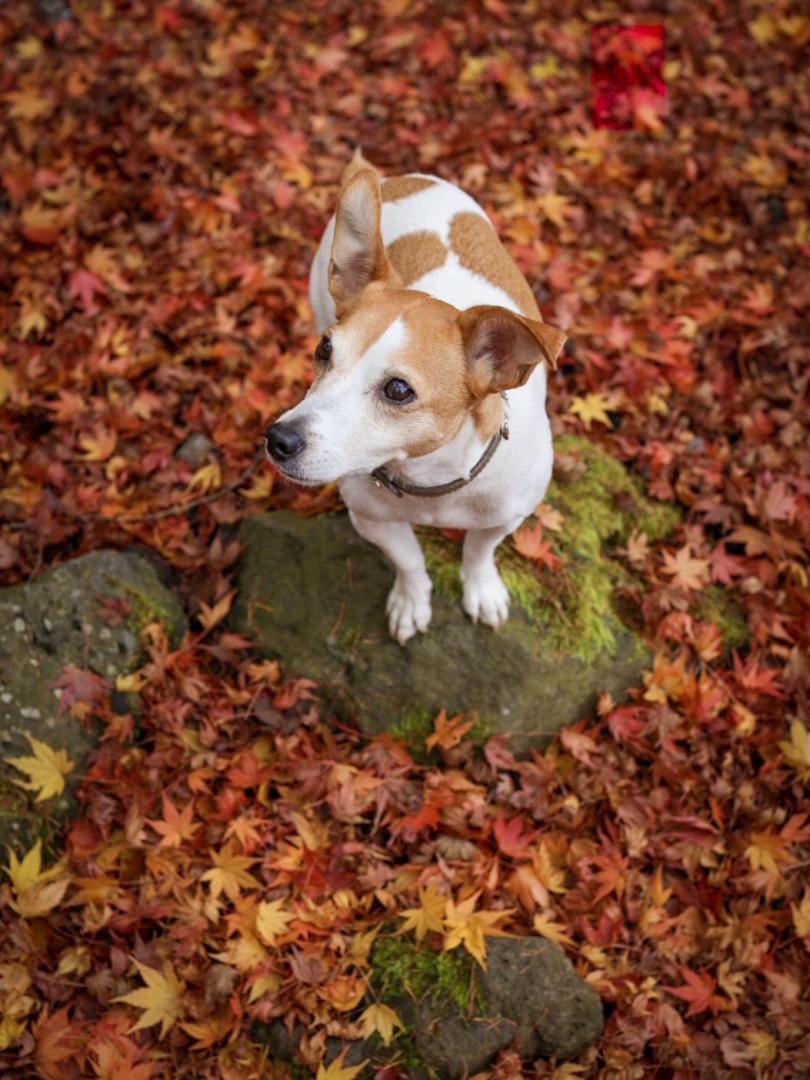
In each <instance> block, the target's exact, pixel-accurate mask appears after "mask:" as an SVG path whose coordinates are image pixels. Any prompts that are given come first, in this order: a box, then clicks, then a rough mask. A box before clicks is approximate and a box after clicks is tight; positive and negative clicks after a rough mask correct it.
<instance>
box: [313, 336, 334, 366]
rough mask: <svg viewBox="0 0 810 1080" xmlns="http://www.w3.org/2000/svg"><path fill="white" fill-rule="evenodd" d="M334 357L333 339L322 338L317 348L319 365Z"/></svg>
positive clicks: (316, 354)
mask: <svg viewBox="0 0 810 1080" xmlns="http://www.w3.org/2000/svg"><path fill="white" fill-rule="evenodd" d="M331 355H332V339H331V338H328V337H325V336H324V337H322V338H321V340H320V341H319V342H318V344H317V346H316V348H315V359H316V360H317V361H318V363H319V364H325V363H326V362H327V360H328V359H329V357H330V356H331Z"/></svg>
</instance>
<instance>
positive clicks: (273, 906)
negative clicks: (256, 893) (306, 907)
mask: <svg viewBox="0 0 810 1080" xmlns="http://www.w3.org/2000/svg"><path fill="white" fill-rule="evenodd" d="M283 905H284V901H283V900H263V901H262V902H261V903H260V904H259V905H258V907H257V908H256V932H257V933H258V935H259V937H260V938H261V939H262V941H264V942H266V943H267V944H268V945H275V943H276V938H278V937H279V936H280V935H281V934H284V933H285V932H286V930H287V926H288V925H289V923H291V922H292V920H293V919H294V918H295V915H294V914H292V913H291V912H289V911H283V910H282V908H283Z"/></svg>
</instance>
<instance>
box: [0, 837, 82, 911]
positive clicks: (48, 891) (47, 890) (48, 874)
mask: <svg viewBox="0 0 810 1080" xmlns="http://www.w3.org/2000/svg"><path fill="white" fill-rule="evenodd" d="M8 859H9V862H8V866H7V867H5V871H6V873H7V874H8V876H9V878H10V879H11V886H12V888H13V890H14V894H15V899H13V900H12V901H11V906H12V907H13V908H14V910H15V911H16V912H18V913H19V914H20V915H22V917H23V918H24V919H35V918H39V917H40V916H42V915H47V913H48V912H49V911H51V910H53V908H55V907H56V905H57V904H59V903H60V902H61V900H62V897H63V896H64V895H65V891H66V890H67V887H68V885H69V884H70V878H69V877H67V876H62V875H63V874H64V870H63V867H62V865H61V864H59V863H57V864H56V865H55V866H51V867H49V868H48V869H47V870H43V869H42V841H41V840H37V842H36V843H35V844H34V846H33V847H32V848H31V849H30V851H28V852H26V854H25V855H24V856H23V859H22V862H20V861H19V860H18V859H17V856H16V855H15V854H14V852H13V851H12V850H11V849H10V848H9V849H8Z"/></svg>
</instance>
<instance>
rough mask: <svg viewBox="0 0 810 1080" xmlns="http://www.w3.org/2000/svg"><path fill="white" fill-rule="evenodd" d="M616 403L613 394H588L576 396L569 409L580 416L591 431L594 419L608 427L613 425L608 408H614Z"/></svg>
mask: <svg viewBox="0 0 810 1080" xmlns="http://www.w3.org/2000/svg"><path fill="white" fill-rule="evenodd" d="M616 403H617V402H616V398H615V396H614V395H613V394H601V393H595V394H586V395H585V396H584V397H575V398H574V400H573V401H572V402H571V404H570V405H569V407H568V411H569V412H570V413H573V414H574V416H578V417H579V418H580V420H581V421H582V423H583V424H584V425H585V427H586V428H587V429H588V431H590V430H591V424H592V423H593V422H594V420H596V421H597V422H598V423H600V424H605V425H606V426H607V427H612V426H613V424H612V422H611V419H610V417H609V416H608V414H607V410H608V409H612V408H613V407H614V406H615V405H616Z"/></svg>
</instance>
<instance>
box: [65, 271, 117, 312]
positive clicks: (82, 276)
mask: <svg viewBox="0 0 810 1080" xmlns="http://www.w3.org/2000/svg"><path fill="white" fill-rule="evenodd" d="M67 290H68V292H69V293H70V295H71V297H72V298H73V299H74V300H80V301H81V305H82V307H83V308H84V310H85V311H86V312H87V314H88V315H95V314H96V312H97V311H98V310H99V307H98V304H97V303H96V300H95V296H96V293H98V295H99V296H109V292H108V291H107V286H106V285H105V284H104V282H103V281H102V280H101V278H100V277H98V275H96V274H94V273H93V272H92V270H85V268H84V267H80V268H79V269H78V270H74V271H73V273H72V274H71V275H70V277H69V278H68V284H67Z"/></svg>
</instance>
